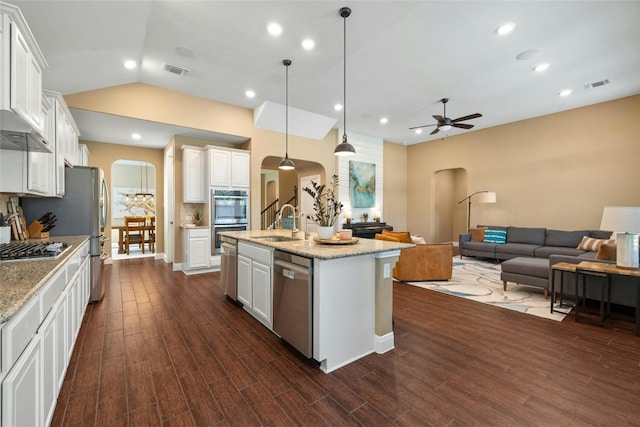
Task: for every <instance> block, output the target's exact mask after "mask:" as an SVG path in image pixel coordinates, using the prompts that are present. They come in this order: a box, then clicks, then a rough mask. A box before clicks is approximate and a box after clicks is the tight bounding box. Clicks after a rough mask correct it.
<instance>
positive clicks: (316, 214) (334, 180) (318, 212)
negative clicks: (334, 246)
mask: <svg viewBox="0 0 640 427" xmlns="http://www.w3.org/2000/svg"><path fill="white" fill-rule="evenodd" d="M337 186H338V175H333V176H332V177H331V182H330V183H329V185H326V184H318V183H317V182H315V181H311V188H309V187H305V188H303V189H302V190H303V191H305V192H306V193H307V194H309V195H310V196H311V197H312V198H313V215H307V219H310V220H311V221H313V222H315V223H316V225H318V237H319V238H320V239H322V240H328V239H330V238H331V237H333V226H334V225H335V223H336V220H337V219H338V216H339V215H340V213H342V207H343V206H342V203H340V201H338V200H337V199H336V187H337Z"/></svg>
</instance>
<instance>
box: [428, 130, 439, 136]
mask: <svg viewBox="0 0 640 427" xmlns="http://www.w3.org/2000/svg"><path fill="white" fill-rule="evenodd" d="M438 132H440V128H435V129H434V130H433V132H431V133H430V134H429V135H433V134H434V133H438Z"/></svg>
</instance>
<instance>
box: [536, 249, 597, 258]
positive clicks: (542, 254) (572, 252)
mask: <svg viewBox="0 0 640 427" xmlns="http://www.w3.org/2000/svg"><path fill="white" fill-rule="evenodd" d="M583 253H585V251H583V250H582V249H576V248H575V247H573V248H566V247H564V246H542V247H540V248H537V249H536V250H535V252H534V255H535V257H536V258H549V257H550V256H551V255H568V256H578V255H582V254H583Z"/></svg>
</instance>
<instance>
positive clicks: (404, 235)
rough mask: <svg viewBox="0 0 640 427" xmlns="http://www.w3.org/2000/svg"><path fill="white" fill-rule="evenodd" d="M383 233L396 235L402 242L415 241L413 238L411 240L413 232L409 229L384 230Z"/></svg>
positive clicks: (384, 234)
mask: <svg viewBox="0 0 640 427" xmlns="http://www.w3.org/2000/svg"><path fill="white" fill-rule="evenodd" d="M382 235H383V236H389V237H395V238H396V239H398V241H399V242H402V243H413V240H411V233H409V232H408V231H389V230H382Z"/></svg>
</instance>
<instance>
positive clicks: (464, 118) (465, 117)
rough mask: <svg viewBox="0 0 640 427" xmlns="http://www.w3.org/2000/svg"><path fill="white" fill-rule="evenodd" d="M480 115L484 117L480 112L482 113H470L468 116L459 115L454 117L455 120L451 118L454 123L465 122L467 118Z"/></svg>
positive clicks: (475, 117) (474, 117)
mask: <svg viewBox="0 0 640 427" xmlns="http://www.w3.org/2000/svg"><path fill="white" fill-rule="evenodd" d="M478 117H482V114H480V113H475V114H469V115H468V116H464V117H458V118H457V119H454V120H451V121H452V122H453V123H456V122H464V121H465V120H471V119H477V118H478Z"/></svg>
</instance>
